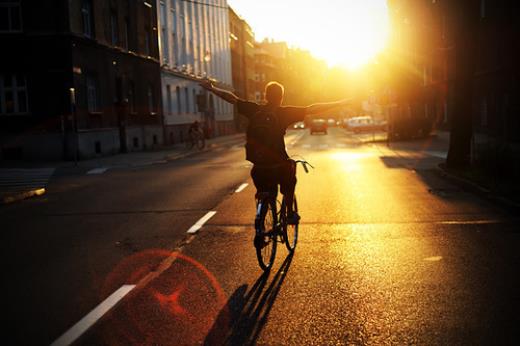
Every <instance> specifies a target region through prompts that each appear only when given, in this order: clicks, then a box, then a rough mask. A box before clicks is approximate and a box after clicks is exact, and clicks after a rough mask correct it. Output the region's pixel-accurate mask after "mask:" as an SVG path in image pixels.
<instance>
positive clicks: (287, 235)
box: [282, 196, 298, 252]
mask: <svg viewBox="0 0 520 346" xmlns="http://www.w3.org/2000/svg"><path fill="white" fill-rule="evenodd" d="M293 210H294V211H295V212H298V203H297V202H296V196H294V200H293ZM288 213H289V209H288V207H287V205H286V204H285V200H284V202H283V205H282V227H283V238H284V243H285V246H286V247H287V250H289V251H290V252H293V251H294V249H295V248H296V243H297V242H298V224H296V225H289V224H287V214H288Z"/></svg>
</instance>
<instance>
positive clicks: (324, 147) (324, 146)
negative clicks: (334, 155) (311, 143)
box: [320, 144, 329, 149]
mask: <svg viewBox="0 0 520 346" xmlns="http://www.w3.org/2000/svg"><path fill="white" fill-rule="evenodd" d="M328 147H329V145H328V144H320V149H327V148H328Z"/></svg>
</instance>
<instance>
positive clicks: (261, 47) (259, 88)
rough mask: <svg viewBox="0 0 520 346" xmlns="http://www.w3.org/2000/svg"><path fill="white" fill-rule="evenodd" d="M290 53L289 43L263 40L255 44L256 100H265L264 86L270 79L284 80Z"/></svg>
mask: <svg viewBox="0 0 520 346" xmlns="http://www.w3.org/2000/svg"><path fill="white" fill-rule="evenodd" d="M287 54H288V47H287V43H285V42H275V41H272V40H267V39H265V40H263V41H262V42H258V43H256V46H255V82H256V87H255V101H257V102H260V101H263V100H264V96H265V95H264V88H265V85H266V84H267V83H269V82H270V81H278V82H283V77H284V74H285V73H284V72H285V68H286V66H285V65H286V60H287Z"/></svg>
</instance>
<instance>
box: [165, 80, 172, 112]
mask: <svg viewBox="0 0 520 346" xmlns="http://www.w3.org/2000/svg"><path fill="white" fill-rule="evenodd" d="M166 103H167V105H168V114H172V112H173V110H172V90H171V87H170V85H167V86H166Z"/></svg>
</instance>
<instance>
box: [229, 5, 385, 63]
mask: <svg viewBox="0 0 520 346" xmlns="http://www.w3.org/2000/svg"><path fill="white" fill-rule="evenodd" d="M228 2H229V3H230V5H231V6H232V7H234V6H236V7H237V8H238V11H239V13H241V14H242V15H243V16H244V18H245V19H246V20H247V21H248V22H249V23H250V24H251V26H252V28H253V30H254V31H255V33H256V34H257V39H259V40H261V39H263V38H264V37H269V38H273V39H275V40H280V41H286V42H287V43H288V44H289V45H293V46H297V47H300V48H303V49H307V50H309V51H310V52H311V53H313V55H315V56H316V57H318V58H321V59H323V60H325V61H326V62H327V63H328V64H329V66H337V65H339V66H342V67H347V68H349V69H356V68H359V67H361V66H363V65H365V64H367V63H368V62H370V61H371V59H372V58H374V57H375V56H376V55H377V54H378V53H379V52H380V51H382V50H383V49H384V48H385V47H386V44H387V41H388V38H389V33H390V20H389V15H388V7H387V4H386V0H363V1H360V0H325V1H319V2H317V1H309V0H284V1H277V0H263V1H261V2H259V1H256V0H255V1H253V0H238V1H237V0H234V1H228Z"/></svg>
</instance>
